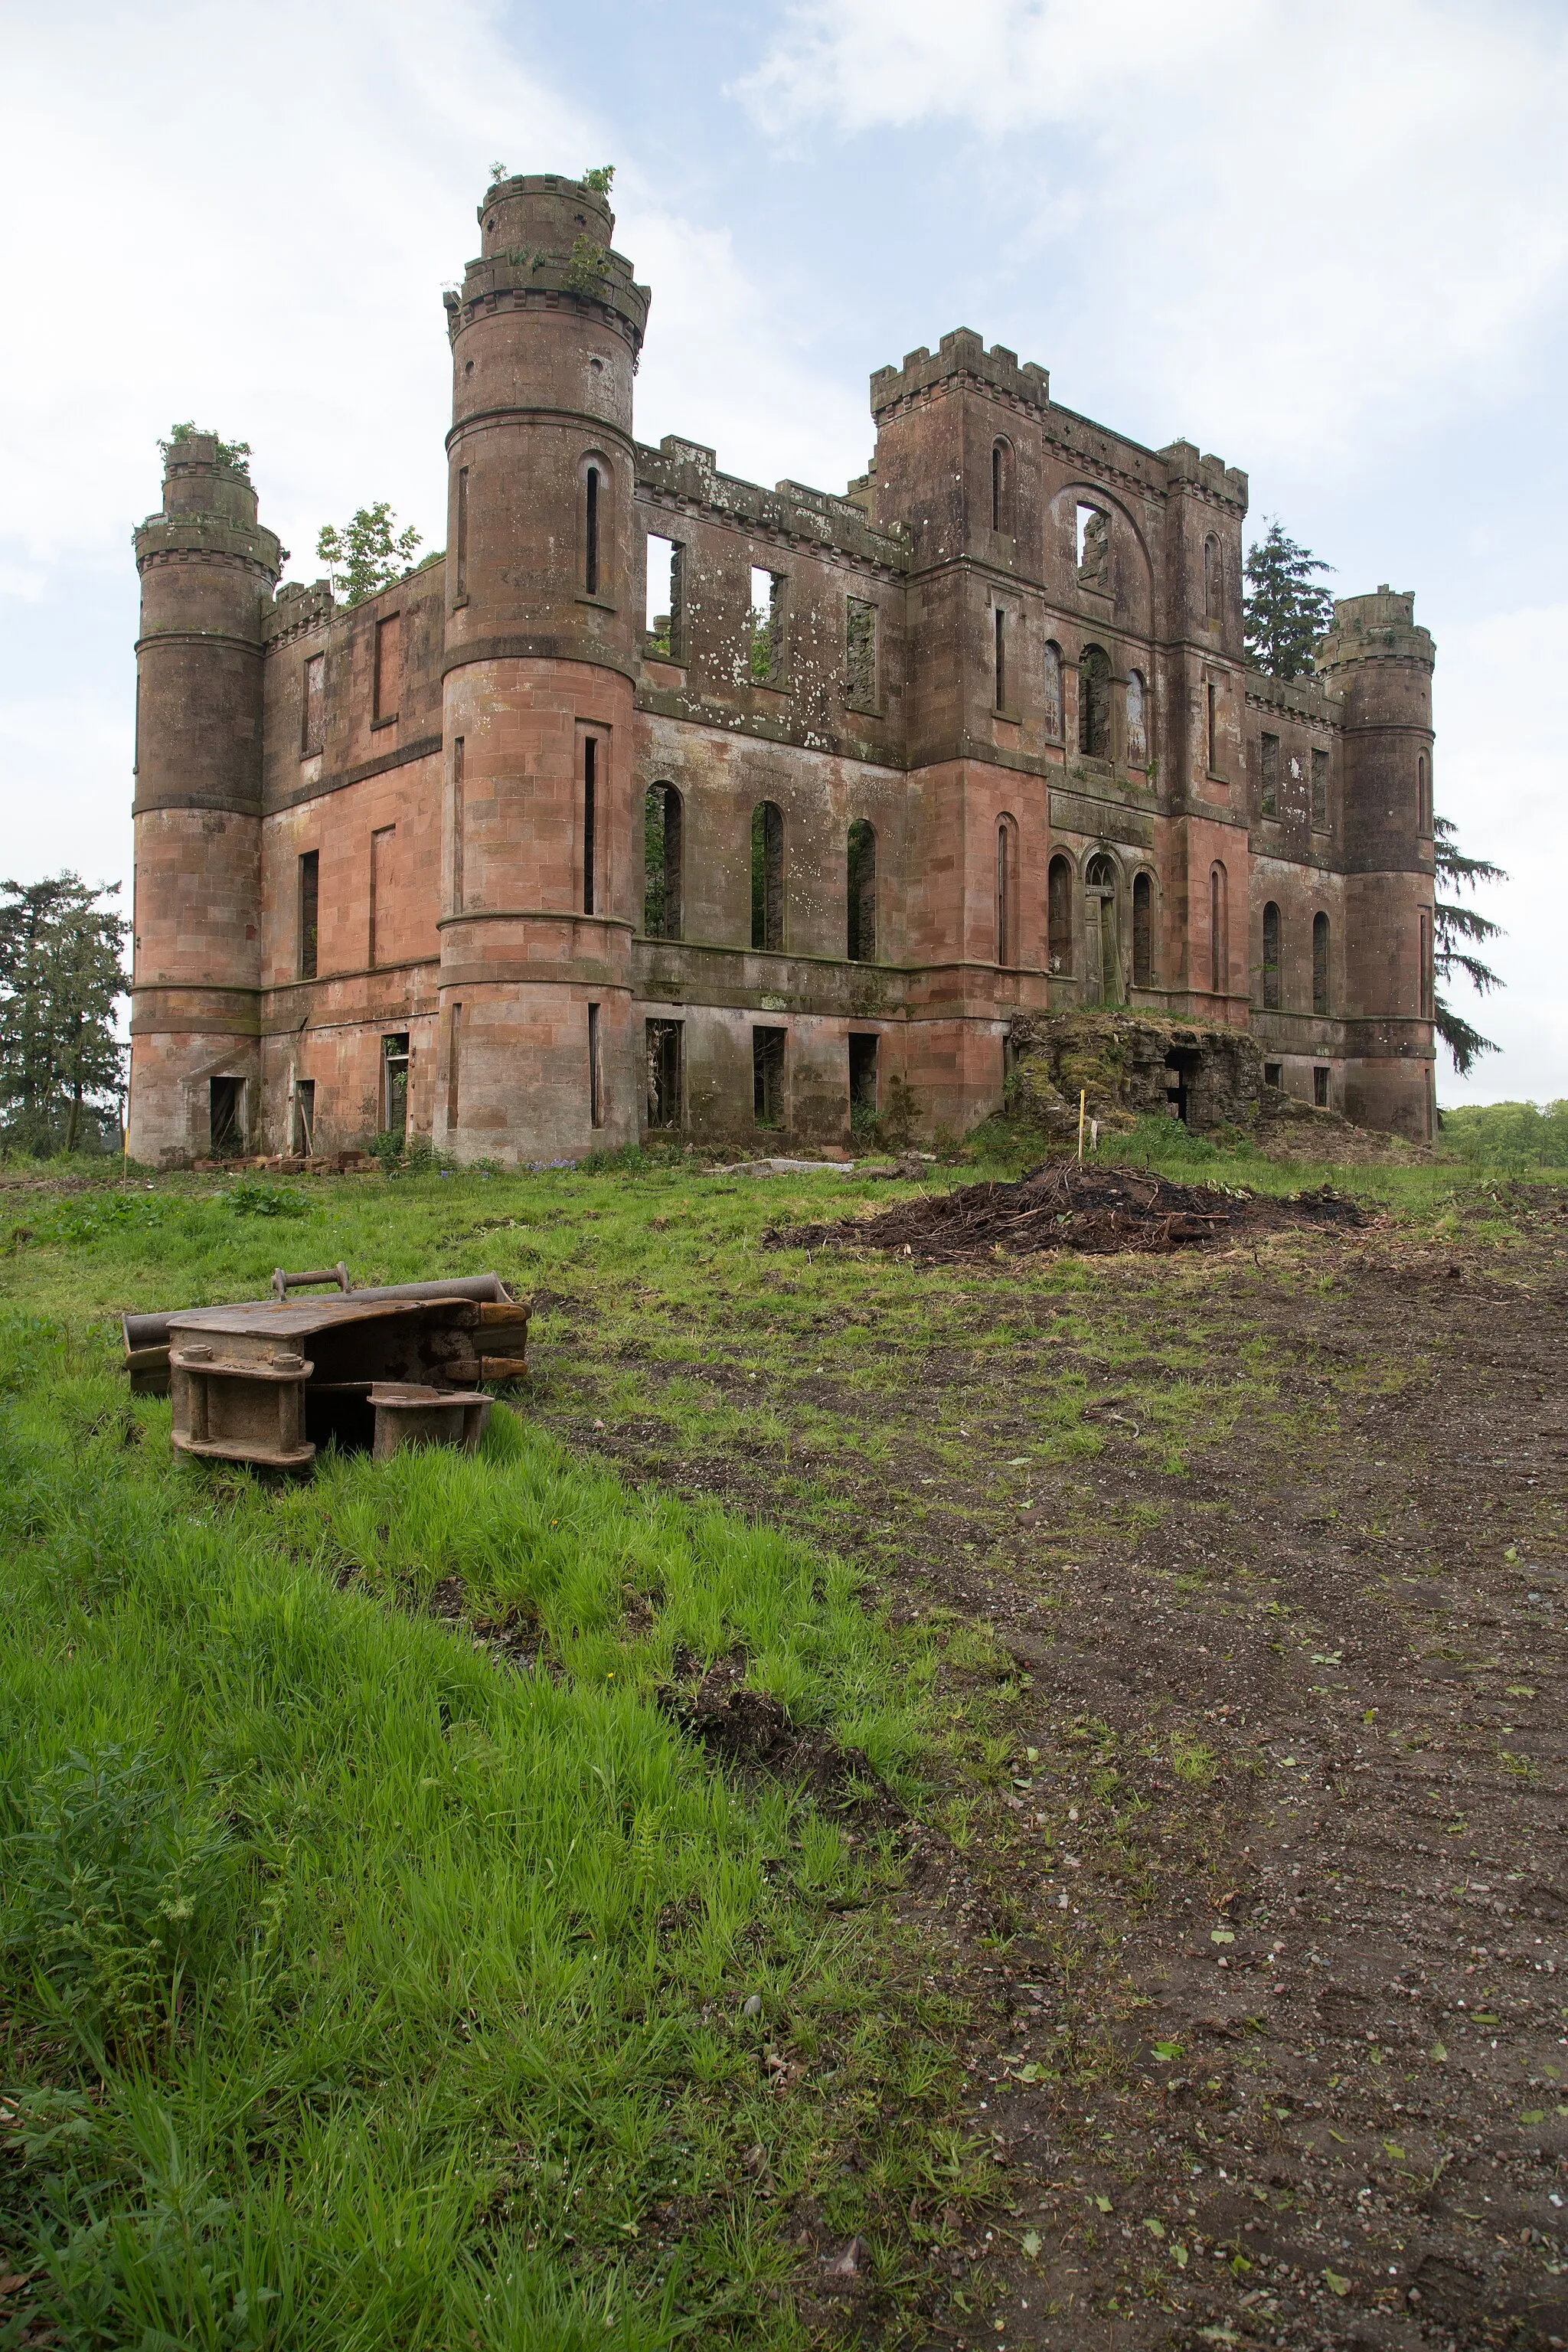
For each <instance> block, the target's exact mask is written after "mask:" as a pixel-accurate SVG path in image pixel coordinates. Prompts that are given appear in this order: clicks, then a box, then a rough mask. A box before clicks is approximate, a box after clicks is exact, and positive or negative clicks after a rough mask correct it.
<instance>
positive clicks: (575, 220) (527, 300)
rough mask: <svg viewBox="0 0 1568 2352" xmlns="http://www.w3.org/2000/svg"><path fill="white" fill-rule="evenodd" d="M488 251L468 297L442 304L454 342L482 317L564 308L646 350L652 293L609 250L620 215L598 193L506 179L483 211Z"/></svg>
mask: <svg viewBox="0 0 1568 2352" xmlns="http://www.w3.org/2000/svg"><path fill="white" fill-rule="evenodd" d="M479 226H480V229H481V232H482V234H483V240H484V243H483V250H482V252H481V253H480V254H479V257H478V258H477V259H475V260H473V261H470V262H469V264H468V268H467V269H466V271H465V272H464V276H463V285H462V290H461V292H458V290H457V289H450V290H449V291H448V292H447V294H446V295H445V296H444V297H443V298H442V299H443V300H444V302H445V304H446V309H447V332H448V334H449V336H450V338H451V340H452V341H454V342H455V341H457V338H458V334H459V333H460V332H461V331H462V330H463V328H464V327H466V326H469V325H471V324H472V323H473V322H474V320H476V319H479V318H481V317H485V316H494V315H495V314H497V313H499V312H503V311H508V310H559V309H561V308H562V307H563V305H565V306H566V307H568V308H572V309H575V310H582V311H584V312H586V313H587V314H588V315H590V316H593V317H596V318H598V319H600V320H602V321H603V322H604V323H605V325H607V326H612V327H614V328H615V329H616V331H617V332H619V333H620V334H622V335H623V336H624V337H625V338H626V341H627V342H628V343H629V344H630V345H631V348H632V352H633V355H634V357H635V355H636V354H637V352H639V351H640V350H641V349H642V339H643V332H644V330H645V328H646V327H647V310H648V303H649V301H650V299H652V298H651V295H650V293H649V289H647V287H646V286H639V285H637V282H636V279H635V278H634V277H633V274H632V265H631V263H630V262H629V261H628V260H627V259H626V256H625V254H622V253H616V250H615V248H614V247H612V245H611V244H610V237H611V235H612V233H613V230H614V226H615V223H614V216H613V215H612V214H611V212H610V208H609V205H607V204H606V203H605V199H604V197H603V196H601V195H600V194H598V193H597V191H595V190H594V189H590V188H588V187H586V186H585V185H584V184H583V183H582V182H581V181H577V180H568V179H564V178H563V177H562V176H561V175H560V174H559V173H554V172H536V173H518V174H516V175H515V176H514V177H512V178H510V179H506V180H499V181H497V182H496V183H495V184H494V185H493V186H492V187H491V189H490V190H489V194H488V196H487V197H486V200H485V202H484V203H483V204H482V205H480V206H479Z"/></svg>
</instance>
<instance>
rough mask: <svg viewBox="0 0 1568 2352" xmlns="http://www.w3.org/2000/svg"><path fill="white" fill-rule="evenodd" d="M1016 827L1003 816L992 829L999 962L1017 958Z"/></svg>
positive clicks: (997, 955) (1005, 963) (1010, 962)
mask: <svg viewBox="0 0 1568 2352" xmlns="http://www.w3.org/2000/svg"><path fill="white" fill-rule="evenodd" d="M1017 832H1018V829H1017V827H1016V824H1014V822H1013V820H1012V818H1011V817H1010V816H1005V817H1004V818H1003V819H1002V822H1001V823H1000V824H998V826H997V828H996V961H997V962H998V963H999V964H1003V965H1007V964H1013V963H1016V961H1017V960H1018V955H1017V940H1016V936H1015V934H1016V930H1017V926H1018V914H1017V904H1016V901H1017V894H1018V849H1017Z"/></svg>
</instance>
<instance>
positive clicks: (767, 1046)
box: [752, 1029, 787, 1127]
mask: <svg viewBox="0 0 1568 2352" xmlns="http://www.w3.org/2000/svg"><path fill="white" fill-rule="evenodd" d="M786 1034H787V1033H786V1032H785V1031H784V1030H783V1029H753V1030H752V1116H753V1117H754V1118H755V1119H756V1122H757V1125H758V1126H759V1127H782V1126H783V1125H784V1038H785V1035H786Z"/></svg>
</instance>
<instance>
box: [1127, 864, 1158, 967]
mask: <svg viewBox="0 0 1568 2352" xmlns="http://www.w3.org/2000/svg"><path fill="white" fill-rule="evenodd" d="M1132 985H1133V987H1134V988H1152V987H1153V985H1154V885H1153V882H1152V879H1151V877H1149V876H1148V875H1147V874H1135V875H1134V876H1133V877H1132Z"/></svg>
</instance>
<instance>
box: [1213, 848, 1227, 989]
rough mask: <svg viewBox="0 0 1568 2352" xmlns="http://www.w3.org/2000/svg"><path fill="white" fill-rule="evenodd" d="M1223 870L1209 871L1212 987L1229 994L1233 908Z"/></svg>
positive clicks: (1214, 867)
mask: <svg viewBox="0 0 1568 2352" xmlns="http://www.w3.org/2000/svg"><path fill="white" fill-rule="evenodd" d="M1229 897H1230V894H1229V891H1228V890H1227V888H1226V873H1225V867H1224V866H1211V867H1210V868H1209V987H1210V989H1211V990H1212V991H1213V992H1214V994H1215V996H1227V995H1228V994H1229V993H1230V906H1229Z"/></svg>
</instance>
